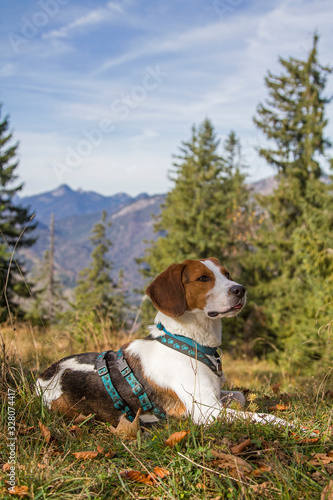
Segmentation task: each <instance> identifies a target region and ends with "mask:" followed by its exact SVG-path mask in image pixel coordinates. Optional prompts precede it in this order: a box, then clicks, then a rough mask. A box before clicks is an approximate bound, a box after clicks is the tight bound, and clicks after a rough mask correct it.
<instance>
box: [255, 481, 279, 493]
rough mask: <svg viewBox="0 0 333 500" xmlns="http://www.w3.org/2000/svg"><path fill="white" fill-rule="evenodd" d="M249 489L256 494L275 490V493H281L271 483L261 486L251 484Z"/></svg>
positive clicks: (267, 482)
mask: <svg viewBox="0 0 333 500" xmlns="http://www.w3.org/2000/svg"><path fill="white" fill-rule="evenodd" d="M249 488H250V489H251V490H252V491H254V493H262V492H263V491H265V490H274V491H279V490H278V489H277V488H275V487H274V486H273V485H272V483H271V482H270V481H266V482H264V483H261V484H251V485H250V486H249Z"/></svg>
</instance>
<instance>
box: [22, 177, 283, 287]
mask: <svg viewBox="0 0 333 500" xmlns="http://www.w3.org/2000/svg"><path fill="white" fill-rule="evenodd" d="M274 186H275V179H274V177H270V178H268V179H264V180H262V181H258V182H256V183H253V184H250V185H249V189H251V190H252V192H254V193H260V194H268V193H270V192H272V190H273V189H274ZM164 199H165V195H155V196H149V195H147V194H145V193H144V194H140V195H139V196H137V197H134V198H133V197H131V196H129V195H127V194H125V193H119V194H116V195H112V196H103V195H101V194H98V193H94V192H92V191H82V190H79V191H74V190H72V189H71V188H70V187H69V186H67V185H65V184H63V185H61V186H59V187H58V188H57V189H54V190H53V191H49V192H47V193H42V194H39V195H34V196H26V197H22V198H19V199H18V202H19V203H20V204H21V205H23V206H30V209H31V211H32V212H33V213H35V214H36V220H37V222H38V226H37V229H36V236H37V237H38V239H37V242H36V243H35V245H34V246H33V247H32V248H28V249H24V250H23V251H22V253H23V255H24V257H25V260H26V267H27V268H28V269H30V270H31V269H32V268H33V267H34V266H35V265H37V264H38V263H39V262H40V260H41V257H42V255H43V253H44V252H45V250H46V249H48V247H49V244H50V232H49V223H50V216H51V213H54V215H55V267H56V273H57V275H58V276H59V278H60V279H61V280H62V282H63V283H64V285H65V286H66V287H68V288H72V287H74V286H75V282H76V278H77V275H78V273H79V271H80V270H81V269H83V268H84V267H86V266H87V265H88V264H89V262H90V259H91V251H92V247H91V244H90V241H89V237H90V235H91V230H92V228H93V227H94V225H95V224H96V223H97V222H99V220H100V219H101V212H102V210H106V212H107V213H108V216H109V220H110V221H111V223H112V226H111V227H110V228H109V229H108V231H107V236H108V238H109V239H110V240H111V241H112V243H113V246H112V248H111V250H110V253H109V257H110V259H111V260H112V262H113V264H114V270H113V275H114V278H115V279H117V275H118V273H119V271H120V270H123V271H124V283H125V284H126V286H127V288H128V290H129V291H130V292H131V291H132V290H133V289H134V288H137V289H138V288H142V286H143V281H142V277H141V274H140V273H139V270H138V266H137V265H136V263H135V259H136V258H138V257H142V256H143V254H144V249H145V246H146V243H145V241H150V240H153V239H154V238H156V235H155V234H154V232H153V226H154V219H153V217H152V216H157V215H158V214H159V213H160V211H161V205H162V204H163V201H164Z"/></svg>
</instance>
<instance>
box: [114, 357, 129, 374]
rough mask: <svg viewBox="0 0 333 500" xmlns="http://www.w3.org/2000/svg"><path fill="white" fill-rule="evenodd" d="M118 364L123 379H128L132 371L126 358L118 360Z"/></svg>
mask: <svg viewBox="0 0 333 500" xmlns="http://www.w3.org/2000/svg"><path fill="white" fill-rule="evenodd" d="M117 363H118V369H119V371H120V373H121V374H122V376H123V377H126V376H127V375H129V374H130V373H131V371H132V370H131V369H130V367H129V366H128V364H127V361H126V359H125V358H123V357H121V358H119V359H118V360H117Z"/></svg>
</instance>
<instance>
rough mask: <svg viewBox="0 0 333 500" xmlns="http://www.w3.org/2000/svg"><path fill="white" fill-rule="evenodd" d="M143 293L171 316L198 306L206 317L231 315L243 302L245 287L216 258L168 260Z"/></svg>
mask: <svg viewBox="0 0 333 500" xmlns="http://www.w3.org/2000/svg"><path fill="white" fill-rule="evenodd" d="M146 293H147V295H148V296H149V297H150V299H151V300H152V302H153V304H154V306H155V307H156V308H157V309H158V310H159V311H161V312H162V313H164V314H166V315H167V316H170V317H172V318H177V317H179V316H182V315H183V314H184V313H185V312H186V311H195V310H198V309H199V310H202V311H204V313H205V314H206V315H207V316H208V317H209V318H230V317H232V316H236V315H237V314H238V313H239V312H240V311H241V309H242V308H243V307H244V305H245V302H246V290H245V288H244V287H243V286H242V285H240V284H239V283H236V282H235V281H233V280H232V279H231V277H230V274H229V272H228V271H227V270H226V269H225V268H224V267H222V266H221V264H220V263H219V261H218V260H217V259H215V258H209V259H204V260H191V259H187V260H185V261H184V262H182V263H181V264H171V266H169V267H168V268H167V269H166V270H165V271H164V272H163V273H161V274H160V275H159V276H157V278H155V280H154V281H153V282H152V283H151V284H150V285H149V287H148V288H147V291H146Z"/></svg>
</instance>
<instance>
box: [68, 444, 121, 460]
mask: <svg viewBox="0 0 333 500" xmlns="http://www.w3.org/2000/svg"><path fill="white" fill-rule="evenodd" d="M72 455H73V456H74V457H75V458H76V459H77V460H91V459H94V458H96V457H98V456H99V457H102V456H104V457H105V458H113V457H114V456H115V455H116V454H115V452H114V451H108V452H105V451H104V449H103V448H102V447H101V446H97V450H96V451H76V452H74V453H72Z"/></svg>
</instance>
